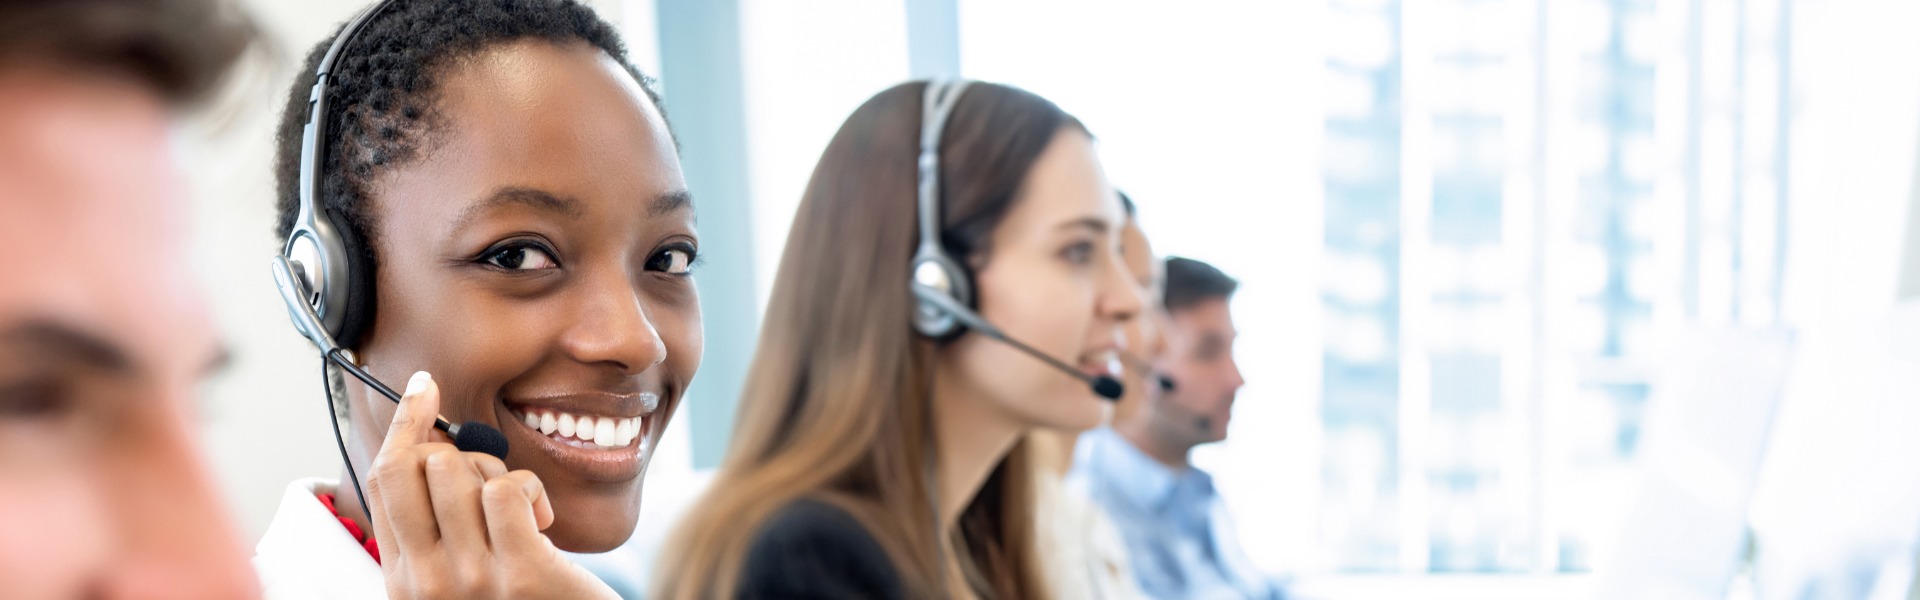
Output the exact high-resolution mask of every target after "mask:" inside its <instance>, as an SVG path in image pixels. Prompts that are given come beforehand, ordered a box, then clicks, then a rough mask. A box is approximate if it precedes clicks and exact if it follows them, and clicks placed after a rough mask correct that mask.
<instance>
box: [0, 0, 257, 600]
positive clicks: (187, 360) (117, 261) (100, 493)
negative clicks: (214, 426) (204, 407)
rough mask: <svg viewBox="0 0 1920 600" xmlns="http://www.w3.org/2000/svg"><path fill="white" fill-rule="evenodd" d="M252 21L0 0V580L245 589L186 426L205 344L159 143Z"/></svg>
mask: <svg viewBox="0 0 1920 600" xmlns="http://www.w3.org/2000/svg"><path fill="white" fill-rule="evenodd" d="M251 38H252V28H251V26H250V25H249V24H248V23H247V22H246V20H245V19H244V18H242V17H240V16H239V15H238V14H237V13H234V12H232V11H231V10H229V9H227V8H226V7H225V6H224V5H217V4H215V3H214V2H212V1H210V0H177V1H176V0H38V1H32V0H0V596H3V597H6V598H36V599H37V598H76V597H85V598H119V597H141V598H246V597H252V596H255V595H257V592H256V590H255V586H256V584H255V582H254V577H253V575H252V572H251V570H249V569H248V566H247V560H246V559H247V554H246V552H245V551H244V549H243V547H242V546H241V540H240V537H239V534H238V532H237V531H236V529H235V527H234V526H233V524H232V523H231V522H230V521H229V519H228V514H227V512H226V511H225V510H224V507H223V506H222V504H221V502H220V501H219V499H218V497H217V494H216V492H215V489H214V485H213V478H212V474H211V473H210V471H209V469H208V468H207V465H206V464H205V463H204V462H203V461H202V459H201V456H200V453H199V448H198V444H197V443H196V442H195V440H194V437H195V435H194V434H195V433H196V427H195V425H194V417H193V412H194V409H195V408H196V407H195V387H196V386H197V385H198V384H199V383H200V381H201V379H202V378H204V377H205V376H206V375H207V374H208V372H209V371H210V370H211V369H214V368H217V367H218V366H219V363H220V361H221V357H222V354H221V351H220V349H219V345H218V343H217V341H216V340H215V337H214V334H213V327H212V323H211V321H210V320H209V315H208V314H207V311H206V309H205V307H204V306H203V303H202V301H201V298H200V296H199V295H198V294H197V292H196V290H195V289H194V286H193V285H192V283H193V282H192V281H191V278H190V277H189V275H188V265H187V261H186V258H187V257H186V253H185V241H186V240H185V233H186V232H185V230H184V226H185V224H186V216H187V211H188V206H187V203H186V197H185V190H184V182H183V181H182V179H181V177H180V175H179V173H178V172H176V170H175V168H174V165H173V162H172V157H171V155H170V151H169V139H168V138H169V127H170V121H171V119H172V117H173V115H174V112H175V111H177V110H180V109H184V108H186V107H188V106H190V105H191V104H192V103H193V102H194V101H196V100H197V99H199V98H201V97H202V96H204V95H206V94H207V93H208V92H209V91H210V90H211V89H213V88H214V86H215V85H216V84H217V83H218V82H219V81H220V80H221V79H222V74H223V73H224V72H225V71H226V70H227V69H228V67H229V65H230V64H232V63H233V62H235V60H236V59H237V58H238V56H239V55H240V54H241V53H243V52H244V51H245V49H246V48H247V45H248V44H249V43H250V40H251Z"/></svg>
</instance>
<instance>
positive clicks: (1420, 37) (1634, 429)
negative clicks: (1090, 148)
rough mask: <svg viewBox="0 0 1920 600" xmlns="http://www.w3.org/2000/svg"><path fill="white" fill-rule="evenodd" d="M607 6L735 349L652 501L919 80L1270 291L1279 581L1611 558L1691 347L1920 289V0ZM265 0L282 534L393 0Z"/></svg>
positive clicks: (230, 481)
mask: <svg viewBox="0 0 1920 600" xmlns="http://www.w3.org/2000/svg"><path fill="white" fill-rule="evenodd" d="M587 3H588V4H591V5H593V6H595V8H596V9H598V10H599V11H600V12H601V13H602V14H603V15H604V16H606V17H607V18H608V19H609V20H611V21H614V22H615V23H617V24H618V25H619V26H620V27H621V28H622V29H623V31H624V32H625V35H626V36H627V41H628V42H629V44H630V45H631V46H632V48H631V50H632V52H633V55H634V59H635V61H636V62H637V63H638V64H639V65H640V66H641V67H642V69H644V70H646V71H647V72H649V73H653V74H656V75H657V76H659V77H660V79H661V84H662V87H663V90H664V91H665V99H666V103H667V110H668V112H669V115H670V117H671V118H672V120H673V121H674V124H675V127H676V128H677V129H678V133H679V136H680V138H681V140H682V141H683V142H684V147H685V165H686V170H687V175H688V180H689V182H690V184H691V185H692V186H693V191H694V194H695V197H696V199H697V200H696V202H697V208H698V211H699V214H700V228H701V231H700V233H701V236H702V238H703V251H704V253H705V254H706V256H707V257H708V262H707V263H706V264H705V265H704V266H703V270H702V271H700V272H699V273H698V275H697V277H698V279H699V281H700V285H701V287H702V295H703V303H704V304H705V308H706V327H707V336H708V344H707V355H706V359H705V362H704V365H703V368H702V372H701V374H700V375H699V377H698V380H697V382H696V385H695V387H694V388H693V389H692V390H691V391H690V392H689V396H688V398H687V401H686V402H685V403H684V404H683V405H682V407H681V409H680V412H679V414H678V416H677V417H676V419H675V423H674V425H673V427H672V428H671V429H670V430H669V432H668V434H667V435H668V437H667V438H666V441H665V442H664V443H663V449H662V451H661V452H660V453H659V455H658V456H657V457H656V458H655V461H654V465H653V468H652V471H651V474H650V475H649V483H648V485H647V499H648V500H647V501H648V505H647V506H648V508H647V509H646V510H647V511H648V512H649V513H650V514H656V513H657V514H667V513H670V512H671V510H672V509H673V507H675V506H677V503H679V502H684V501H685V500H686V497H687V496H689V495H690V494H691V491H690V490H692V489H694V487H695V486H697V485H698V482H699V481H701V476H700V470H702V469H706V468H710V467H711V466H713V465H714V464H715V463H716V462H717V459H718V457H719V455H720V453H721V452H722V450H723V449H724V447H725V443H726V440H725V436H726V435H727V433H728V431H729V430H730V426H731V415H732V410H733V403H734V396H735V394H736V393H737V391H738V389H739V382H740V379H741V378H742V377H743V376H744V374H745V372H746V368H747V364H746V361H747V359H748V357H749V355H750V351H751V347H752V343H753V338H754V337H755V336H756V334H757V330H758V326H759V325H758V323H759V319H758V316H759V314H760V312H761V309H762V308H763V307H764V305H765V302H766V298H767V294H768V288H769V286H770V283H771V281H772V276H773V273H772V268H773V265H774V264H776V259H777V255H778V253H779V251H780V249H781V247H782V246H783V239H784V236H785V233H786V229H787V226H788V222H789V219H790V216H791V214H792V211H793V209H794V207H795V205H796V204H797V202H798V200H799V196H800V190H801V188H802V187H803V185H804V183H805V180H806V177H807V175H808V173H809V172H810V171H811V169H812V167H813V163H814V161H815V159H816V158H817V157H818V153H819V150H820V149H821V148H822V147H823V146H824V145H825V143H826V141H827V139H828V137H829V136H830V135H831V134H832V133H833V131H834V130H835V129H836V128H837V127H838V126H839V124H840V121H841V120H842V119H843V118H844V117H845V116H846V115H847V114H848V113H849V112H851V111H852V109H853V108H854V107H855V106H857V105H858V104H859V103H860V102H861V101H863V100H865V99H866V98H867V97H868V96H870V95H871V94H873V93H874V92H877V91H879V90H881V89H883V88H885V87H887V86H889V85H891V84H893V83H897V82H899V81H902V80H905V79H908V78H911V77H924V76H930V75H950V74H956V73H957V74H961V75H964V76H967V77H973V78H980V79H987V80H994V81H1000V82H1006V83H1011V84H1015V85H1019V86H1022V87H1026V88H1028V89H1031V90H1033V91H1035V92H1038V93H1040V94H1042V95H1044V96H1047V97H1048V98H1050V99H1052V100H1054V101H1056V102H1058V103H1059V104H1061V105H1062V106H1063V107H1064V108H1066V109H1067V110H1068V111H1070V112H1073V113H1074V114H1076V115H1078V116H1079V117H1080V118H1081V119H1082V120H1084V121H1085V122H1086V123H1087V125H1088V126H1089V127H1090V128H1091V129H1092V131H1093V132H1094V134H1095V135H1096V136H1097V137H1098V139H1099V145H1100V151H1101V153H1102V157H1103V160H1104V163H1105V166H1106V169H1107V172H1108V174H1109V176H1110V177H1111V178H1112V179H1113V180H1114V181H1115V183H1116V184H1117V185H1118V186H1120V187H1121V188H1123V189H1125V190H1127V191H1128V193H1129V194H1130V195H1131V196H1132V197H1133V198H1135V199H1136V201H1138V203H1139V204H1140V207H1141V214H1140V219H1141V222H1142V224H1143V226H1144V228H1145V229H1146V231H1147V232H1148V235H1149V236H1150V237H1151V238H1152V239H1153V241H1154V244H1155V246H1156V250H1158V251H1160V252H1162V253H1169V254H1177V255H1183V256H1190V257H1194V258H1199V259H1202V260H1206V261H1209V262H1212V263H1214V264H1216V265H1218V266H1220V267H1221V268H1222V269H1224V270H1225V271H1227V272H1228V273H1230V274H1232V275H1234V276H1235V277H1238V278H1239V279H1240V280H1241V281H1242V282H1243V283H1244V285H1243V287H1242V291H1241V292H1240V294H1239V295H1238V296H1237V297H1236V298H1235V300H1234V311H1235V312H1234V314H1235V318H1236V320H1237V321H1238V325H1239V328H1240V331H1241V342H1240V343H1239V345H1238V348H1237V350H1238V357H1239V360H1240V364H1241V367H1242V369H1243V370H1244V371H1245V372H1246V376H1247V381H1248V383H1247V386H1246V387H1245V388H1244V389H1243V390H1242V391H1241V393H1240V396H1239V402H1238V404H1236V406H1235V410H1236V413H1235V418H1234V422H1233V425H1232V430H1231V432H1230V437H1229V439H1228V440H1227V441H1226V442H1225V443H1222V444H1217V445H1213V446H1208V447H1204V448H1202V449H1200V450H1199V451H1197V452H1196V462H1197V463H1198V464H1199V465H1200V466H1202V467H1204V468H1207V469H1209V470H1210V471H1212V472H1214V473H1215V474H1216V477H1217V481H1218V482H1219V486H1220V488H1221V491H1222V494H1223V496H1224V497H1225V498H1226V499H1227V501H1228V503H1229V504H1230V506H1231V508H1232V509H1233V511H1234V514H1235V516H1236V518H1237V521H1238V523H1239V525H1240V527H1241V530H1242V534H1241V540H1242V543H1243V544H1244V545H1245V546H1246V549H1247V550H1248V552H1249V553H1250V554H1251V555H1252V558H1253V559H1254V560H1255V562H1256V563H1258V564H1260V565H1261V566H1263V567H1266V568H1269V569H1273V570H1284V571H1289V572H1300V573H1354V574H1369V573H1371V574H1385V573H1399V574H1424V573H1477V574H1533V575H1546V574H1556V573H1583V572H1587V571H1590V570H1592V569H1593V568H1594V567H1595V563H1596V561H1597V560H1600V558H1599V557H1600V556H1602V555H1603V554H1604V550H1605V548H1606V547H1607V545H1608V544H1609V543H1610V541H1611V538H1612V537H1613V536H1615V535H1616V532H1617V531H1618V528H1619V527H1620V522H1621V521H1622V519H1623V518H1624V517H1623V516H1622V512H1623V508H1622V507H1623V506H1626V505H1628V504H1630V503H1631V502H1630V500H1631V495H1630V494H1631V490H1632V489H1633V486H1634V480H1633V477H1634V473H1635V471H1634V468H1635V465H1636V458H1637V454H1638V450H1639V449H1640V448H1639V442H1640V440H1641V439H1642V434H1643V426H1644V425H1645V423H1644V422H1643V421H1644V418H1645V416H1646V415H1647V414H1648V413H1649V412H1650V410H1651V409H1650V408H1649V403H1650V399H1652V398H1656V397H1660V389H1659V386H1660V382H1661V381H1662V369H1661V367H1662V366H1664V365H1667V364H1670V363H1669V358H1670V355H1671V351H1672V350H1673V349H1675V348H1678V347H1683V346H1684V344H1682V343H1681V342H1682V341H1684V340H1685V339H1687V338H1688V336H1689V335H1690V332H1694V331H1698V330H1701V329H1703V328H1723V327H1729V326H1733V327H1747V328H1778V329H1805V328H1810V327H1820V326H1823V325H1826V324H1829V323H1838V322H1841V321H1844V320H1845V319H1846V318H1848V317H1850V316H1854V315H1860V314H1871V313H1880V312H1885V311H1888V310H1891V309H1892V308H1893V307H1894V305H1895V303H1896V301H1897V300H1898V299H1900V298H1901V297H1903V295H1911V294H1913V293H1915V292H1916V291H1920V275H1917V274H1916V273H1917V272H1920V260H1917V259H1920V253H1916V250H1915V248H1916V247H1920V245H1913V246H1910V245H1909V244H1910V242H1909V241H1908V239H1909V236H1908V235H1907V231H1908V229H1910V227H1909V224H1908V223H1909V219H1910V218H1911V216H1920V211H1912V210H1910V206H1912V205H1913V203H1914V198H1915V195H1914V186H1913V173H1914V167H1915V165H1916V158H1917V157H1916V153H1915V149H1916V142H1920V36H1914V35H1911V33H1910V32H1911V31H1912V30H1914V29H1915V28H1916V27H1920V7H1915V6H1912V5H1910V4H1909V3H1906V2H1901V1H1898V0H1658V1H1655V0H1324V1H1319V0H1316V1H1298V2H1293V1H1288V2H1265V1H1229V0H1219V1H1202V2H1178V3H1175V2H1149V1H1131V0H1128V1H1096V0H957V1H956V0H926V1H921V0H904V1H903V0H833V1H827V2H791V1H785V0H727V1H719V2H695V1H691V0H658V1H657V2H656V1H654V0H588V2H587ZM244 4H245V5H246V6H247V7H248V8H249V9H251V10H252V11H253V12H254V13H255V14H256V15H258V16H259V17H260V18H261V19H262V20H263V21H264V22H265V25H266V26H267V28H268V31H269V33H270V34H271V39H270V40H269V46H270V48H269V53H268V54H267V55H266V56H263V57H262V59H261V60H260V61H258V63H257V64H256V65H254V67H255V68H253V69H250V70H248V71H247V72H246V73H245V75H244V77H243V78H242V80H241V81H239V82H237V84H236V86H235V91H234V92H233V94H232V98H231V101H229V102H227V103H225V106H226V107H225V108H224V109H222V110H218V111H215V112H214V113H213V114H209V115H205V116H203V117H201V118H198V119H196V120H195V121H193V122H191V123H189V124H187V125H186V126H184V127H183V128H182V130H181V132H180V134H179V136H178V138H179V147H180V149H181V150H182V156H183V158H182V163H183V165H185V166H186V168H187V169H188V171H189V172H190V173H191V175H192V182H193V184H194V186H195V197H196V211H197V212H196V216H195V221H194V222H195V228H196V229H195V238H194V239H195V247H194V249H193V256H194V258H195V260H196V267H197V269H198V270H199V272H200V273H201V276H202V277H203V278H204V279H205V280H206V281H207V282H208V284H209V289H210V290H212V293H211V300H212V303H213V306H214V307H215V309H216V314H217V317H218V319H219V325H220V327H221V330H222V331H221V332H222V335H223V336H224V337H225V338H226V339H227V340H228V341H229V343H230V344H231V345H232V346H233V347H234V349H235V357H236V360H235V362H234V364H233V367H232V368H231V369H229V370H228V372H226V373H225V374H223V375H221V376H219V377H218V378H216V379H215V380H213V381H212V382H211V383H210V384H209V386H208V387H209V390H208V398H209V400H208V402H207V404H206V405H205V419H204V420H205V424H206V430H207V439H208V440H209V449H210V451H211V452H212V453H213V456H214V460H215V462H216V464H217V466H218V468H219V471H220V473H221V475H222V477H223V483H224V485H225V486H226V489H227V491H228V492H229V497H230V498H231V499H232V501H233V503H234V506H235V508H236V509H237V510H238V512H239V514H240V516H241V518H242V519H243V521H244V524H245V527H246V531H247V532H248V533H249V534H250V535H258V534H259V532H260V531H261V530H262V529H263V528H264V527H265V524H266V522H267V521H268V519H269V518H270V517H271V516H272V511H273V509H274V507H275V505H276V504H277V502H278V500H279V498H280V496H281V493H282V488H283V486H284V485H285V483H286V482H288V481H290V480H292V479H294V478H297V477H303V476H313V475H324V476H333V475H334V474H336V473H337V472H338V471H339V468H338V465H337V464H336V461H337V457H336V454H335V451H334V450H333V448H332V444H333V442H332V440H331V439H329V437H330V433H329V431H328V429H327V427H326V424H325V423H324V421H322V418H323V417H322V415H323V412H322V411H323V410H324V409H323V404H322V401H321V399H320V391H319V386H318V385H317V382H316V381H314V380H315V379H316V377H317V371H318V362H317V359H316V358H315V357H314V356H313V352H312V351H311V350H310V349H309V348H307V347H306V346H305V345H304V342H302V341H301V340H300V339H299V338H298V337H297V336H295V335H293V334H292V332H291V330H290V329H289V328H288V327H287V326H286V323H285V316H284V314H283V311H282V309H281V308H280V304H279V300H278V298H277V297H276V296H275V295H274V292H273V291H272V287H271V284H270V281H269V278H268V277H267V271H266V266H265V265H266V257H267V256H269V253H270V252H272V251H273V250H274V249H275V244H276V240H274V239H273V237H272V234H271V231H272V216H273V203H272V197H273V196H272V189H273V186H272V180H271V174H270V171H269V166H268V165H269V161H270V157H271V154H272V141H271V131H272V123H273V122H274V120H275V119H276V118H277V116H278V115H276V114H274V109H275V108H277V107H278V106H280V100H279V98H282V97H283V95H284V94H285V93H286V85H287V82H288V81H289V80H290V79H291V77H292V74H293V73H292V70H293V69H294V68H296V67H295V65H296V62H297V61H296V59H297V58H298V57H299V56H300V55H301V54H303V53H304V52H305V51H306V49H307V48H309V47H310V46H311V45H312V44H313V43H315V42H316V41H317V40H319V39H320V38H321V37H322V36H323V35H325V34H326V33H327V32H330V31H331V30H332V28H333V27H334V26H335V25H337V24H338V23H339V22H340V21H342V20H344V19H346V18H348V17H349V16H350V15H351V14H352V13H353V12H354V11H356V10H358V9H360V8H361V7H363V6H364V4H365V3H364V2H362V1H361V0H316V1H294V0H248V1H246V2H244ZM262 98H272V99H273V100H272V101H262V100H261V99H262ZM1903 286H1904V287H1903ZM643 526H645V525H644V523H643ZM649 533H651V534H653V535H658V534H659V533H661V532H645V531H643V532H642V533H641V534H640V535H642V536H645V535H649ZM1914 533H1916V534H1920V530H1916V531H1915V532H1914Z"/></svg>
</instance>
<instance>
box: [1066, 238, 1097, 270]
mask: <svg viewBox="0 0 1920 600" xmlns="http://www.w3.org/2000/svg"><path fill="white" fill-rule="evenodd" d="M1060 256H1061V257H1062V258H1065V259H1067V262H1070V263H1073V264H1076V265H1084V264H1090V263H1092V262H1093V242H1085V241H1082V242H1074V243H1073V245H1071V246H1067V247H1066V249H1064V250H1061V251H1060Z"/></svg>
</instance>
